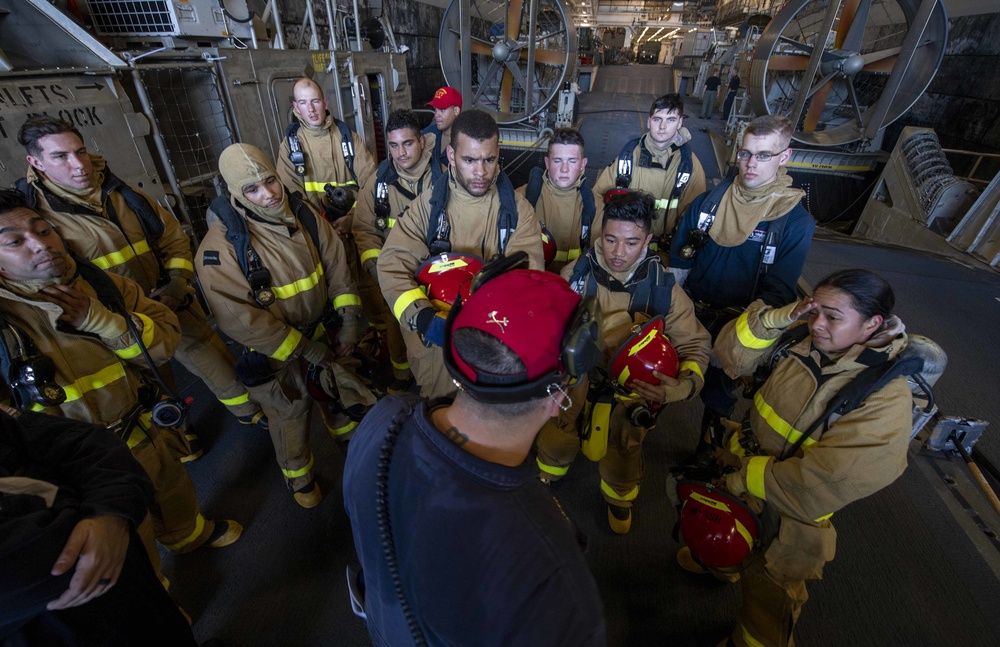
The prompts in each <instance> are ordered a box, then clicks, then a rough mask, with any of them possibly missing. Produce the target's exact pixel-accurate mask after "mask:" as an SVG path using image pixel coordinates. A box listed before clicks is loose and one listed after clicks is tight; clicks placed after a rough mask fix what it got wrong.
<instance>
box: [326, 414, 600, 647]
mask: <svg viewBox="0 0 1000 647" xmlns="http://www.w3.org/2000/svg"><path fill="white" fill-rule="evenodd" d="M410 407H413V409H412V410H411V411H410V412H407V411H408V408H410ZM397 414H400V418H399V419H398V421H399V423H400V424H399V426H400V427H401V432H400V434H399V438H398V441H397V442H396V444H395V449H394V450H393V453H392V462H391V473H390V478H389V510H390V516H391V523H392V534H393V538H394V540H395V546H396V554H397V556H398V561H399V571H400V573H401V574H402V581H403V588H404V591H405V594H406V598H407V601H408V603H409V606H410V608H411V609H412V611H413V613H414V615H415V617H416V618H418V619H419V622H420V626H421V628H422V631H423V633H424V636H425V637H426V639H427V642H428V644H430V645H445V644H447V645H477V646H488V645H496V646H501V645H505V646H509V645H532V646H533V647H544V646H545V645H560V646H561V645H604V644H606V641H607V639H606V637H605V627H604V615H603V611H602V607H601V600H600V596H599V594H598V591H597V585H596V584H595V582H594V578H593V576H592V575H591V574H590V570H589V569H588V568H587V564H586V562H584V559H583V555H582V553H581V551H580V546H579V544H578V543H577V540H576V536H575V534H574V530H573V525H572V523H571V522H570V521H569V519H568V518H567V517H566V516H565V515H564V514H563V513H562V511H561V509H560V508H559V506H558V505H557V503H556V502H555V500H554V497H553V494H552V491H551V490H550V489H548V488H546V486H544V485H542V483H540V482H539V481H538V479H537V478H535V475H536V474H537V472H538V468H537V467H536V466H535V463H534V460H533V457H529V459H528V460H526V461H525V462H524V463H523V464H521V465H518V466H517V467H505V466H502V465H497V464H495V463H490V462H487V461H484V460H482V459H479V458H477V457H475V456H473V455H472V454H469V453H468V452H466V451H464V450H463V449H462V448H461V447H459V446H458V445H456V444H455V443H453V442H452V441H451V440H449V439H448V437H447V436H445V435H444V434H443V433H441V432H440V431H438V430H437V429H436V428H435V427H434V424H433V423H432V422H431V420H430V414H429V406H428V404H427V403H426V402H425V401H419V402H417V403H414V401H413V400H407V399H404V398H403V397H399V396H390V397H388V398H385V399H383V400H382V401H380V402H379V403H378V404H377V405H375V407H374V408H373V409H372V410H371V411H370V412H369V413H368V415H366V416H365V419H364V421H363V422H362V423H361V424H360V425H359V427H358V429H357V431H356V432H355V434H354V438H353V440H352V441H351V451H350V453H349V454H348V455H347V462H346V465H345V466H344V504H345V507H346V509H347V514H348V515H349V516H350V517H351V526H352V529H353V532H354V545H355V547H356V548H357V551H358V557H359V559H360V560H361V567H362V569H363V572H364V581H365V588H366V590H365V607H366V611H367V614H368V630H369V633H370V634H371V638H372V641H373V642H374V644H375V645H380V646H381V645H384V646H392V647H398V646H400V645H412V644H413V640H412V639H411V637H410V632H409V629H408V627H407V625H406V622H405V620H404V617H403V614H402V612H401V610H400V604H399V602H398V600H397V596H396V593H395V590H394V588H393V585H392V580H391V579H390V574H389V572H388V568H386V566H385V564H386V562H385V558H384V556H383V552H382V550H383V548H382V547H383V543H382V539H383V538H382V536H381V532H380V530H379V524H378V513H377V510H376V505H375V501H376V481H377V472H378V468H377V466H378V463H379V454H380V452H381V449H382V445H383V442H384V440H385V438H386V435H387V433H388V431H387V429H388V427H389V426H390V424H391V423H392V421H393V418H394V417H396V416H397Z"/></svg>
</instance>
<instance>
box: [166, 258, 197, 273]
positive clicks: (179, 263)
mask: <svg viewBox="0 0 1000 647" xmlns="http://www.w3.org/2000/svg"><path fill="white" fill-rule="evenodd" d="M163 267H165V268H167V269H168V270H187V271H188V272H194V265H193V264H192V263H191V261H189V260H188V259H186V258H168V259H167V262H166V263H164V264H163Z"/></svg>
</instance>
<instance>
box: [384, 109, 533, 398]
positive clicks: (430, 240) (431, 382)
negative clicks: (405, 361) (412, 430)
mask: <svg viewBox="0 0 1000 647" xmlns="http://www.w3.org/2000/svg"><path fill="white" fill-rule="evenodd" d="M451 129H452V140H451V143H450V144H449V146H448V161H449V167H448V172H447V173H446V174H442V175H441V177H439V178H438V179H437V181H436V182H434V185H433V188H432V189H431V190H425V191H424V192H423V193H421V194H420V195H419V196H418V197H417V199H416V200H414V201H413V202H411V203H410V206H409V207H407V209H406V211H404V212H403V214H402V215H401V216H400V217H399V219H398V220H397V221H396V225H395V226H394V227H393V228H392V231H391V232H390V233H389V237H388V238H387V239H386V242H385V247H383V249H382V253H381V254H379V260H378V275H379V279H380V282H381V285H382V293H383V294H384V295H385V300H386V303H387V304H388V305H389V307H390V308H391V309H392V312H393V315H395V317H396V318H397V319H398V320H399V323H400V327H401V328H402V330H403V338H404V340H405V341H406V351H407V356H408V357H409V359H410V368H411V370H412V371H413V376H414V378H415V379H416V382H417V384H418V385H419V386H420V394H421V395H423V396H425V397H429V398H433V397H439V396H444V395H447V394H449V393H452V392H453V391H454V389H455V387H454V385H453V383H452V381H451V379H450V378H449V377H448V374H447V372H446V371H445V370H444V358H443V356H442V353H441V343H442V335H443V332H444V320H445V317H444V314H443V313H441V312H439V311H438V310H437V309H436V308H435V307H434V305H433V304H432V303H431V301H430V300H429V299H428V297H427V295H426V294H425V293H424V292H423V291H422V290H421V289H420V288H419V287H418V285H417V281H416V279H415V277H414V274H415V272H416V271H417V268H418V267H419V266H420V265H421V263H423V262H424V261H426V260H427V259H428V258H430V257H432V256H436V255H439V254H442V253H446V252H460V253H465V254H472V255H475V256H478V257H479V258H481V259H483V260H489V259H491V258H492V257H494V256H495V255H498V254H499V255H509V254H512V253H514V252H516V251H519V250H523V251H525V252H527V254H528V258H529V266H530V268H531V269H539V270H540V269H543V268H542V265H543V259H542V239H541V228H540V227H539V226H538V221H537V220H536V219H535V213H534V210H533V209H532V208H531V205H530V204H529V203H528V202H527V201H526V200H524V198H522V197H520V196H515V194H514V189H513V187H512V186H511V183H510V180H509V179H508V178H507V176H506V174H504V172H503V171H501V170H500V130H499V128H497V124H496V122H495V121H493V118H492V117H490V116H489V115H488V114H486V113H485V112H482V111H481V110H471V111H468V112H464V113H462V114H461V115H459V117H458V118H457V119H455V123H454V124H452V128H451Z"/></svg>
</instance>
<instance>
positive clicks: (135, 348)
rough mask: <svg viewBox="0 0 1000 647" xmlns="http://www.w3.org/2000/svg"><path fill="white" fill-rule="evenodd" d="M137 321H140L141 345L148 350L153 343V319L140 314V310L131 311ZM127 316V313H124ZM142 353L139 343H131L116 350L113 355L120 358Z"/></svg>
mask: <svg viewBox="0 0 1000 647" xmlns="http://www.w3.org/2000/svg"><path fill="white" fill-rule="evenodd" d="M132 314H134V315H135V316H136V317H138V318H139V321H141V322H142V345H143V346H145V347H146V349H147V350H148V349H149V347H150V346H152V345H153V337H154V336H155V335H154V333H155V332H156V324H154V323H153V320H152V319H150V318H149V317H147V316H146V315H144V314H142V313H141V312H133V313H132ZM126 316H127V315H126ZM141 354H142V349H141V348H139V344H132V345H131V346H126V347H125V348H123V349H121V350H116V351H115V355H117V356H118V357H121V358H122V359H132V358H133V357H138V356H139V355H141Z"/></svg>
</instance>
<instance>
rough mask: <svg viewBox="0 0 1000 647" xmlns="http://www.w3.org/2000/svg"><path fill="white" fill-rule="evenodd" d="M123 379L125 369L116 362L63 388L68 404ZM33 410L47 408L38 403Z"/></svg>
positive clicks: (32, 406)
mask: <svg viewBox="0 0 1000 647" xmlns="http://www.w3.org/2000/svg"><path fill="white" fill-rule="evenodd" d="M123 377H125V367H124V366H122V365H121V364H120V363H118V362H115V363H114V364H112V365H111V366H107V367H105V368H102V369H101V370H99V371H98V372H96V373H92V374H90V375H84V376H83V377H81V378H78V379H76V380H74V381H73V383H72V384H70V385H68V386H64V387H63V390H64V391H65V392H66V402H73V401H74V400H79V399H80V398H82V397H83V396H84V394H85V393H89V392H91V391H96V390H97V389H103V388H104V387H106V386H107V385H109V384H111V383H112V382H117V381H118V380H120V379H122V378H123ZM31 409H32V411H43V410H44V409H45V407H44V406H42V405H40V404H37V403H36V404H33V405H31Z"/></svg>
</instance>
